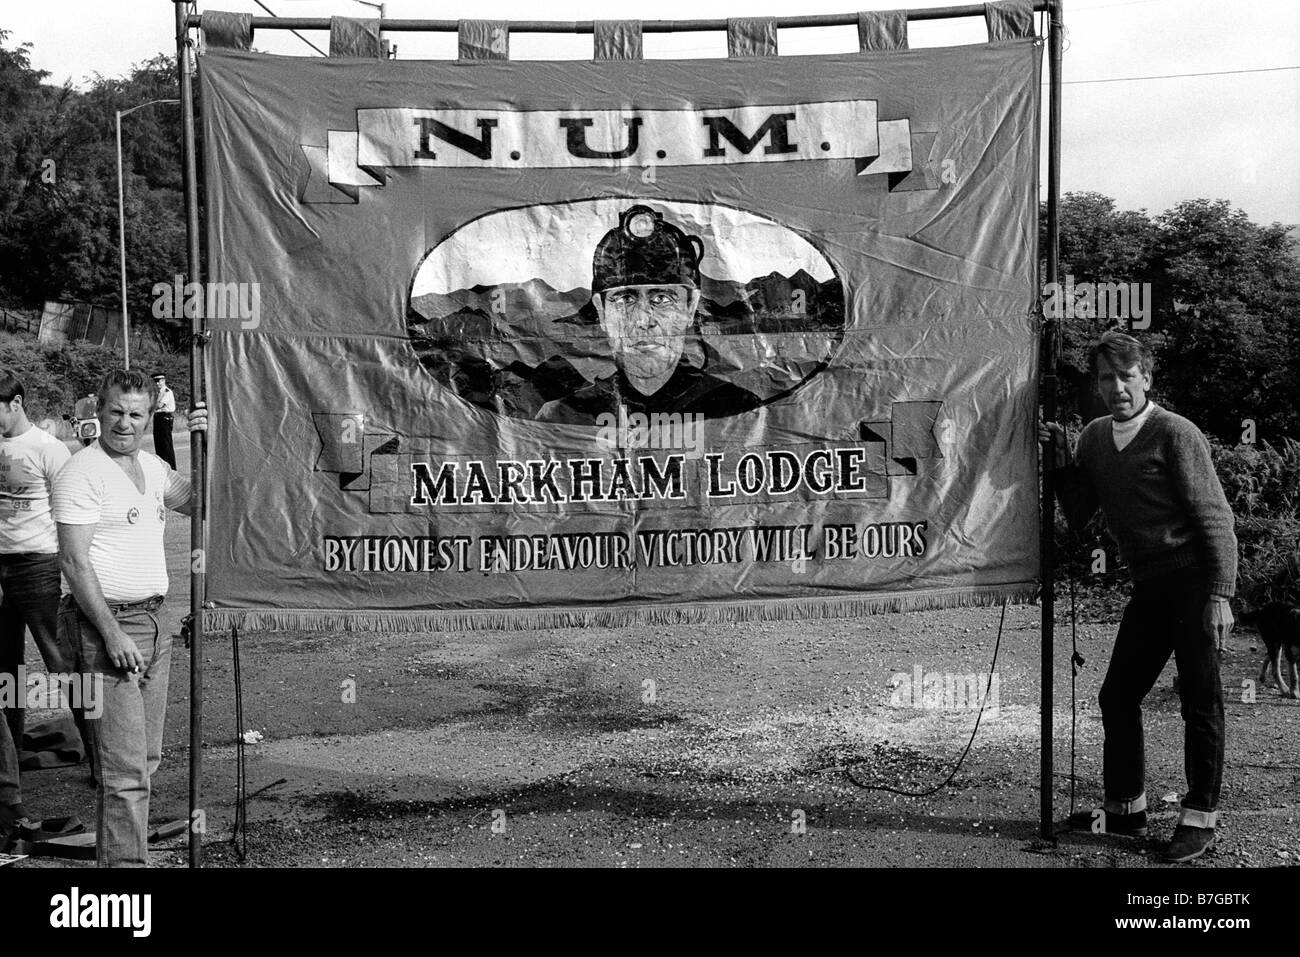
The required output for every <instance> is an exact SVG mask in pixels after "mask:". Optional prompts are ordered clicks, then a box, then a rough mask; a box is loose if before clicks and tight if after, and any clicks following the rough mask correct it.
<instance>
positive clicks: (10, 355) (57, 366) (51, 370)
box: [0, 331, 190, 422]
mask: <svg viewBox="0 0 1300 957" xmlns="http://www.w3.org/2000/svg"><path fill="white" fill-rule="evenodd" d="M121 365H122V354H121V353H120V352H119V351H117V350H114V349H107V348H104V347H103V346H94V345H90V344H89V343H87V342H58V343H41V342H37V341H36V337H35V336H34V335H30V334H27V333H12V332H4V331H0V366H4V367H5V368H8V369H12V370H13V371H14V373H15V374H16V375H17V376H18V378H19V379H21V380H22V382H23V386H24V388H25V389H26V393H27V394H26V406H27V409H28V415H29V416H30V417H31V419H32V421H34V422H39V421H43V420H45V419H54V420H55V421H60V420H61V419H62V417H63V416H64V415H65V414H69V415H70V414H71V413H72V406H73V403H74V402H76V401H77V400H78V399H79V398H81V397H82V396H84V395H86V394H87V393H89V392H94V391H95V389H96V387H97V386H98V385H99V380H100V379H101V378H103V376H104V374H105V373H106V372H108V371H109V370H110V369H115V368H120V367H121ZM131 365H132V367H133V368H139V369H143V370H144V371H145V372H148V373H153V372H162V373H163V374H164V375H165V376H167V384H168V385H169V386H171V389H172V391H173V392H175V393H176V407H177V409H181V410H183V409H184V408H185V407H186V406H187V405H188V403H189V393H190V387H189V382H190V375H189V355H188V354H177V353H170V352H165V351H163V350H162V349H160V348H159V347H158V346H157V345H156V344H154V343H152V342H149V341H148V340H145V341H144V342H143V343H142V344H141V346H140V347H139V348H138V349H136V350H133V353H132V358H131Z"/></svg>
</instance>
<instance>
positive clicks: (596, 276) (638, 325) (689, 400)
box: [537, 205, 759, 424]
mask: <svg viewBox="0 0 1300 957" xmlns="http://www.w3.org/2000/svg"><path fill="white" fill-rule="evenodd" d="M703 258H704V242H703V240H701V239H700V237H699V236H688V235H687V234H686V233H684V232H682V230H681V229H679V228H677V227H676V226H674V225H673V224H672V223H667V222H664V218H663V214H661V213H657V212H655V211H654V210H653V209H651V208H650V207H648V206H641V205H636V206H632V207H630V208H629V209H627V210H625V211H624V212H623V213H622V214H621V215H620V216H619V222H618V226H616V227H615V228H614V229H611V230H610V231H609V232H607V233H606V234H605V235H604V236H603V237H602V238H601V240H600V242H599V243H598V244H597V246H596V253H595V256H594V257H593V262H592V282H591V292H592V297H591V304H592V306H593V308H594V309H595V310H596V315H597V316H598V317H599V320H600V326H601V328H602V329H603V330H604V332H605V335H606V336H608V337H609V341H610V345H611V347H612V349H613V353H614V360H615V362H616V363H617V365H618V369H617V371H616V372H615V373H614V374H613V375H612V376H610V377H608V378H605V379H598V380H596V382H594V383H592V384H591V385H590V386H587V387H585V388H582V389H579V390H577V391H576V392H574V393H572V394H571V395H568V396H565V397H562V398H559V399H556V400H554V401H551V402H548V403H546V405H544V406H543V407H542V408H541V410H540V411H539V413H538V416H537V418H538V419H539V420H541V421H550V422H571V423H578V424H590V423H591V422H593V421H594V419H595V418H596V417H597V416H599V415H601V414H602V413H605V412H614V411H616V408H617V406H618V405H620V404H622V405H623V406H625V408H626V410H627V411H628V412H629V413H631V412H642V413H646V412H679V413H693V414H702V415H705V416H724V415H731V414H733V413H735V412H739V411H743V410H745V409H750V408H753V407H754V406H756V405H758V404H759V399H758V397H757V396H755V395H754V394H753V393H752V392H750V391H749V390H747V389H743V388H741V387H739V386H737V385H734V384H732V383H730V382H727V381H725V380H723V379H719V378H717V377H715V376H711V375H709V374H708V373H706V372H704V371H703V370H702V369H699V368H697V367H695V366H692V365H691V364H690V363H688V362H686V361H685V359H684V358H683V356H682V353H683V351H684V349H685V346H686V334H687V333H688V332H689V331H690V329H691V328H692V326H693V325H694V324H695V313H696V310H697V309H698V308H699V305H700V260H701V259H703Z"/></svg>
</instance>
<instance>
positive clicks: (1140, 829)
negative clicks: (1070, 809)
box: [1065, 808, 1147, 837]
mask: <svg viewBox="0 0 1300 957" xmlns="http://www.w3.org/2000/svg"><path fill="white" fill-rule="evenodd" d="M1065 825H1066V827H1067V828H1069V829H1070V830H1071V831H1092V830H1093V829H1094V828H1096V829H1097V830H1096V833H1098V834H1113V835H1116V836H1117V837H1146V834H1147V812H1146V811H1134V812H1133V813H1132V814H1108V813H1107V812H1106V811H1104V810H1102V809H1101V808H1096V809H1094V810H1091V811H1076V812H1075V813H1074V814H1071V815H1070V816H1069V817H1068V818H1066V821H1065Z"/></svg>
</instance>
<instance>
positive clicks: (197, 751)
mask: <svg viewBox="0 0 1300 957" xmlns="http://www.w3.org/2000/svg"><path fill="white" fill-rule="evenodd" d="M173 2H174V3H175V7H176V63H177V70H178V72H179V76H180V86H181V117H182V125H183V128H184V132H183V141H182V149H183V159H184V177H183V178H184V188H185V223H186V233H187V246H188V253H189V281H190V282H199V281H200V268H199V267H200V262H199V213H198V188H197V177H196V172H195V156H194V154H195V146H194V101H193V89H192V83H191V79H190V74H189V70H188V64H189V55H190V51H189V45H188V42H187V37H188V31H189V30H190V29H192V28H193V29H197V28H198V27H200V26H201V24H202V19H201V17H200V16H199V15H198V14H197V13H191V14H187V13H186V11H185V6H186V4H187V3H188V2H189V0H173ZM1033 10H1034V12H1036V13H1043V12H1046V13H1047V14H1048V17H1049V26H1048V134H1047V278H1048V280H1049V281H1052V282H1054V281H1056V279H1057V273H1058V272H1059V252H1060V191H1061V53H1062V39H1063V34H1064V30H1065V22H1064V17H1063V14H1064V0H1034V4H1033ZM905 12H906V14H907V20H908V22H909V23H910V22H912V21H921V20H949V19H956V18H960V17H978V16H983V15H984V4H982V3H981V4H965V5H961V6H950V7H930V8H928V9H921V10H907V11H905ZM857 22H858V15H857V14H856V13H849V14H820V15H815V16H795V17H777V18H776V25H777V27H778V28H791V27H830V26H853V25H856V24H857ZM379 26H380V30H381V31H390V32H394V33H400V32H412V33H420V32H425V33H455V32H456V31H457V30H458V29H459V28H460V23H459V21H458V20H388V19H385V18H384V17H383V15H382V8H381V14H380V22H379ZM329 27H330V21H329V20H328V19H324V18H314V17H254V18H253V29H255V30H328V29H329ZM725 29H727V21H726V20H645V21H642V23H641V30H642V32H643V33H690V32H701V31H709V30H725ZM510 30H511V32H513V33H574V34H584V33H594V32H595V22H594V21H591V20H580V21H555V20H520V21H512V22H511V23H510ZM1035 235H1037V230H1035ZM1040 278H1041V277H1040ZM1039 288H1040V289H1041V288H1042V286H1041V284H1040V287H1039ZM1038 302H1039V308H1041V298H1040V299H1039V301H1038ZM199 311H200V312H202V310H201V309H200V310H199ZM124 314H125V313H124ZM205 338H206V331H205V329H204V317H202V316H196V317H195V318H194V319H193V321H192V323H191V342H190V382H191V405H192V404H193V403H194V402H197V401H200V400H201V399H202V397H203V352H202V347H203V344H204V341H205ZM1059 351H1060V349H1059V344H1058V342H1057V330H1056V321H1055V319H1054V318H1052V317H1051V316H1044V319H1043V324H1042V336H1041V363H1040V376H1039V378H1040V382H1039V393H1038V394H1039V401H1040V403H1041V404H1042V405H1043V407H1044V409H1045V412H1046V417H1047V418H1051V419H1055V418H1056V409H1057V382H1056V362H1057V355H1058V353H1059ZM190 435H191V446H190V448H191V454H190V482H191V485H192V487H193V489H194V502H195V509H194V513H193V515H192V516H191V519H190V537H191V545H192V544H193V543H194V542H200V543H201V546H200V548H202V547H204V546H206V537H205V535H206V511H207V507H206V484H205V478H206V474H207V472H206V454H205V453H206V446H205V444H204V441H205V439H204V436H203V435H202V434H201V433H195V432H191V433H190ZM1043 461H1044V465H1043V470H1042V502H1041V507H1042V514H1041V522H1040V553H1041V563H1042V570H1041V598H1040V604H1041V607H1042V624H1041V632H1042V642H1041V647H1040V665H1041V668H1040V693H1039V717H1040V725H1039V757H1040V761H1039V784H1038V786H1039V798H1040V800H1039V834H1040V836H1041V837H1042V839H1044V840H1047V841H1054V840H1055V836H1054V831H1053V822H1052V817H1053V813H1052V805H1053V801H1052V787H1053V781H1052V777H1053V773H1052V768H1053V760H1052V758H1053V755H1052V708H1053V697H1054V696H1053V685H1054V675H1053V645H1054V640H1055V608H1056V602H1055V597H1056V595H1055V584H1056V577H1055V572H1056V541H1055V535H1054V530H1055V513H1056V502H1055V494H1056V489H1055V483H1054V482H1053V478H1052V470H1051V468H1050V460H1048V459H1046V457H1044V460H1043ZM203 568H204V563H203V560H202V551H201V550H200V551H199V552H198V553H197V556H196V559H195V560H194V561H192V562H191V566H190V617H191V627H190V867H202V866H203V863H202V862H203V844H202V834H200V833H198V832H197V831H196V830H195V827H196V825H195V821H196V817H197V814H196V812H198V811H199V810H200V798H201V791H202V760H201V759H202V754H201V750H202V733H201V731H202V711H203V669H202V665H203V599H204V596H205V591H204V572H203Z"/></svg>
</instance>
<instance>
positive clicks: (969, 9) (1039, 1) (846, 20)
mask: <svg viewBox="0 0 1300 957" xmlns="http://www.w3.org/2000/svg"><path fill="white" fill-rule="evenodd" d="M176 2H180V0H176ZM1055 7H1056V0H1034V7H1033V8H1034V12H1035V13H1043V12H1047V11H1051V10H1053V9H1054V8H1055ZM903 12H904V13H906V14H907V19H908V22H909V23H910V22H912V21H914V20H953V19H957V18H960V17H982V16H984V4H982V3H968V4H962V5H959V6H951V7H929V8H926V9H921V10H905V11H903ZM775 19H776V25H777V27H778V28H788V27H849V26H856V25H857V23H858V15H857V13H823V14H815V15H806V16H797V17H776V18H775ZM199 24H200V18H199V17H198V15H197V14H195V15H192V16H191V17H190V18H189V20H188V21H187V26H191V27H197V26H199ZM329 28H330V22H329V20H328V18H323V17H253V29H254V30H328V29H329ZM379 28H380V30H381V31H388V32H393V33H403V32H405V33H455V32H456V31H457V30H458V29H460V21H459V20H386V19H384V18H383V17H382V16H381V17H380V23H379ZM725 29H727V21H726V20H642V21H641V32H642V33H699V32H703V31H707V30H725ZM595 31H596V26H595V21H594V20H512V21H510V32H511V33H595Z"/></svg>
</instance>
